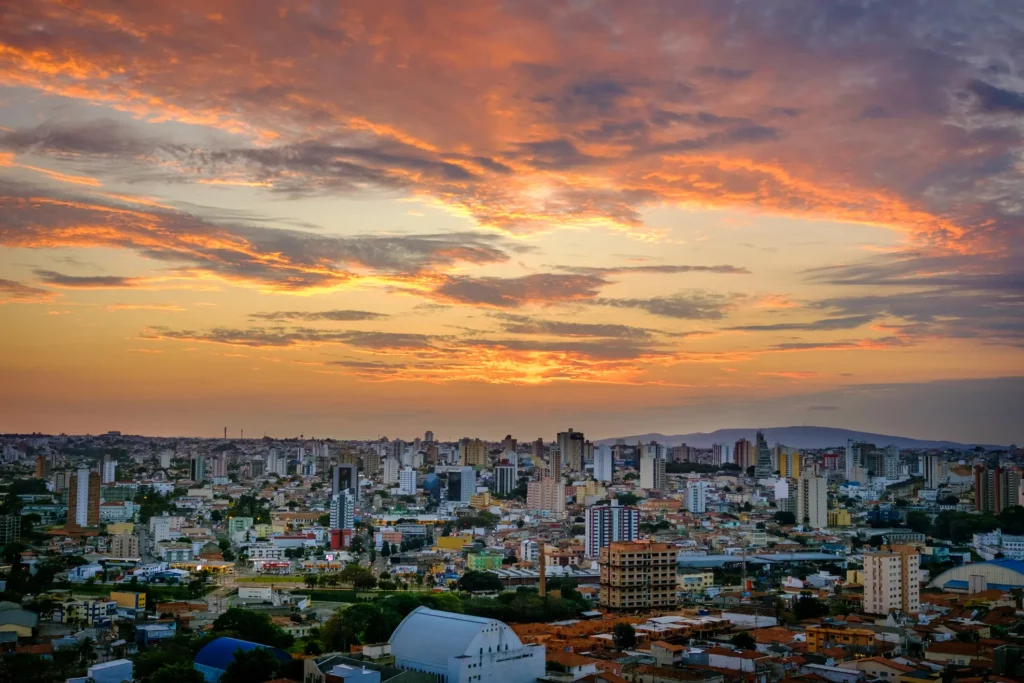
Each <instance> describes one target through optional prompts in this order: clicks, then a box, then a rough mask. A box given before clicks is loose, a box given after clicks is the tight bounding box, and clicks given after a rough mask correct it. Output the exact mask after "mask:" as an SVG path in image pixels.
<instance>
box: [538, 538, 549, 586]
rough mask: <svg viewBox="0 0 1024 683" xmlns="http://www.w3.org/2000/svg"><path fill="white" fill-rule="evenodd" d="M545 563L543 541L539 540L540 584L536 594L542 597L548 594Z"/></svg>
mask: <svg viewBox="0 0 1024 683" xmlns="http://www.w3.org/2000/svg"><path fill="white" fill-rule="evenodd" d="M546 564H547V562H546V560H545V557H544V541H540V586H539V587H538V589H537V594H538V595H540V597H542V598H543V597H544V596H545V595H547V594H548V587H547V573H546V572H547V568H546V566H545V565H546Z"/></svg>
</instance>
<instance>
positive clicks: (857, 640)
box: [806, 624, 875, 653]
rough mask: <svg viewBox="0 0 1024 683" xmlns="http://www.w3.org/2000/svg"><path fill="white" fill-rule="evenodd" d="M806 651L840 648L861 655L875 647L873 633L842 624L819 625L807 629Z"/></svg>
mask: <svg viewBox="0 0 1024 683" xmlns="http://www.w3.org/2000/svg"><path fill="white" fill-rule="evenodd" d="M806 633H807V650H808V651H809V652H821V651H822V650H827V649H830V648H833V647H842V648H844V649H846V650H849V651H850V652H858V653H863V652H866V651H867V650H868V649H870V648H873V647H874V645H875V632H874V631H871V630H868V629H866V628H850V627H848V626H846V625H844V624H821V625H818V626H808V627H807V631H806Z"/></svg>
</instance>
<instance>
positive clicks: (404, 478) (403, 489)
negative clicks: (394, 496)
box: [398, 467, 416, 496]
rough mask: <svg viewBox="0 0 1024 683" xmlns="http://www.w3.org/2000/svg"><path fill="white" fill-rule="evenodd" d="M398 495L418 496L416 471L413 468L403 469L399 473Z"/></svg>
mask: <svg viewBox="0 0 1024 683" xmlns="http://www.w3.org/2000/svg"><path fill="white" fill-rule="evenodd" d="M398 493H399V494H401V495H403V496H412V495H415V494H416V470H414V469H413V468H411V467H403V468H402V471H401V472H399V473H398Z"/></svg>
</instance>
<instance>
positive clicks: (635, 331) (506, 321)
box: [499, 315, 652, 340]
mask: <svg viewBox="0 0 1024 683" xmlns="http://www.w3.org/2000/svg"><path fill="white" fill-rule="evenodd" d="M499 319H500V320H501V324H502V329H503V330H504V331H505V332H507V333H509V334H522V335H547V336H554V337H570V338H574V337H594V338H605V339H632V340H642V339H649V338H650V337H651V336H652V335H651V331H650V330H645V329H643V328H639V327H630V326H629V325H616V324H613V323H579V322H569V321H562V320H541V319H538V318H531V317H529V316H522V315H501V316H499Z"/></svg>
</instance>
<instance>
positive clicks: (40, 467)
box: [36, 455, 50, 479]
mask: <svg viewBox="0 0 1024 683" xmlns="http://www.w3.org/2000/svg"><path fill="white" fill-rule="evenodd" d="M49 477H50V459H49V458H48V457H46V456H45V455H37V456H36V479H49Z"/></svg>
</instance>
